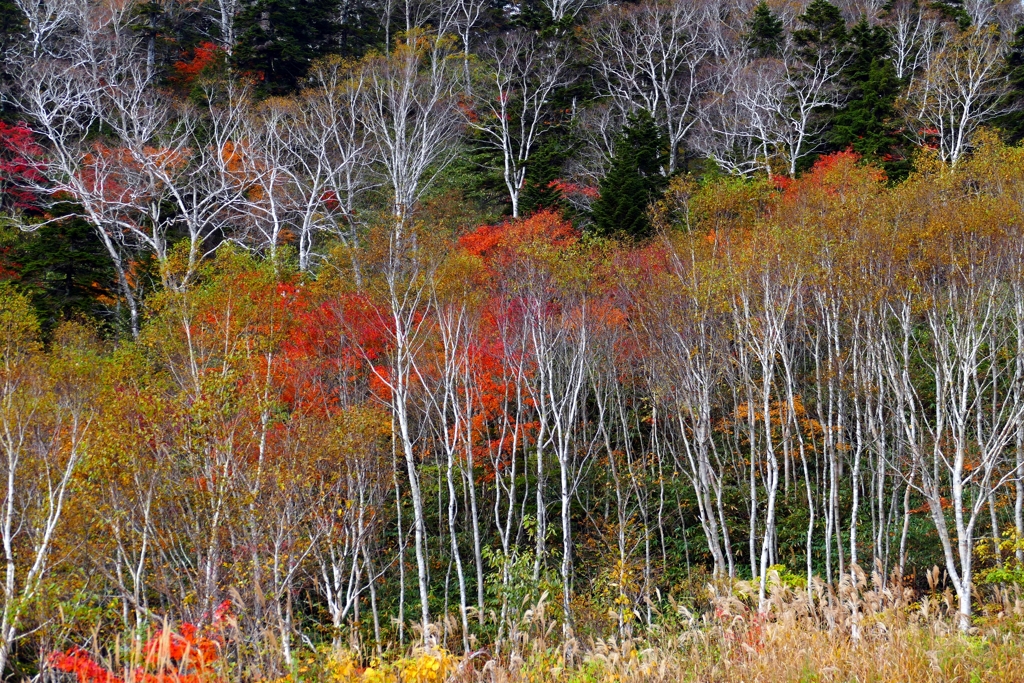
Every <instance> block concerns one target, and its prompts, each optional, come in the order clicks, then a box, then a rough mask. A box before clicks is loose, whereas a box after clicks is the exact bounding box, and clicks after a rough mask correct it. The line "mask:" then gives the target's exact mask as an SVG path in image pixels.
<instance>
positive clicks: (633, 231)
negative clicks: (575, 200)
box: [591, 111, 668, 239]
mask: <svg viewBox="0 0 1024 683" xmlns="http://www.w3.org/2000/svg"><path fill="white" fill-rule="evenodd" d="M666 168H668V145H667V144H666V143H665V138H664V135H663V134H662V132H661V129H660V128H659V127H658V124H657V123H656V122H655V121H654V119H653V117H651V115H650V114H649V113H648V112H646V111H640V112H638V113H636V114H633V115H631V116H630V117H629V119H628V120H627V122H626V125H625V126H624V127H623V129H622V132H621V133H620V134H619V137H618V139H617V140H616V142H615V157H614V158H613V160H612V167H611V168H610V169H609V170H608V174H607V175H605V177H604V178H603V179H602V180H601V184H600V190H601V196H600V198H599V199H597V200H596V201H595V202H594V204H593V206H592V207H591V214H592V217H593V219H594V224H593V232H594V233H595V234H597V235H602V236H616V237H629V238H633V239H643V238H644V237H648V236H649V235H650V234H651V222H650V219H649V218H648V217H647V207H649V206H650V205H651V203H652V202H653V201H655V200H656V199H657V198H658V196H659V195H660V194H661V193H662V191H664V189H665V186H666V184H667V183H668V178H666V177H665V175H664V170H665V169H666Z"/></svg>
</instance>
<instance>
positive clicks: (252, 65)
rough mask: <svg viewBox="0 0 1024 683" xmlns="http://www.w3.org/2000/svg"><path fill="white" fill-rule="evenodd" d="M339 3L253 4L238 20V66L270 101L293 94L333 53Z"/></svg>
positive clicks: (286, 0) (284, 0)
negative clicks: (256, 79) (323, 58)
mask: <svg viewBox="0 0 1024 683" xmlns="http://www.w3.org/2000/svg"><path fill="white" fill-rule="evenodd" d="M337 15H338V0H323V1H321V0H255V1H254V2H252V3H250V4H249V5H248V6H247V7H246V8H245V9H244V10H243V11H242V13H241V15H240V16H239V19H238V30H239V40H238V46H237V47H236V49H235V53H234V58H235V63H236V65H237V66H238V67H239V68H240V69H242V70H243V71H249V72H253V73H256V74H258V75H259V76H260V77H261V79H262V84H263V89H264V90H265V91H266V92H267V93H268V94H271V95H281V94H286V93H288V92H291V91H293V90H295V88H296V87H297V86H298V83H299V80H301V79H302V77H303V76H304V75H305V73H306V70H307V69H308V68H309V65H310V63H311V62H312V61H313V60H314V59H316V58H317V57H320V56H323V55H324V54H327V53H328V52H330V51H331V49H332V48H333V47H334V42H335V40H334V39H335V38H336V36H337V34H338V32H339V31H338V26H337V23H336V20H335V17H337Z"/></svg>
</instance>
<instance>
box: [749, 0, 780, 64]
mask: <svg viewBox="0 0 1024 683" xmlns="http://www.w3.org/2000/svg"><path fill="white" fill-rule="evenodd" d="M746 39H747V47H748V48H749V49H750V51H751V52H752V53H753V54H754V56H755V57H778V56H780V55H781V54H782V43H783V40H784V39H785V29H784V28H783V25H782V19H780V18H779V17H777V16H775V13H774V12H772V9H771V7H769V6H768V3H766V2H764V0H762V1H761V2H760V3H758V5H757V7H755V8H754V12H753V14H751V15H750V21H749V22H747V35H746Z"/></svg>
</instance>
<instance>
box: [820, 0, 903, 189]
mask: <svg viewBox="0 0 1024 683" xmlns="http://www.w3.org/2000/svg"><path fill="white" fill-rule="evenodd" d="M889 47H890V44H889V36H888V34H887V33H886V32H885V30H884V29H883V28H882V27H880V26H870V25H869V24H868V22H867V21H866V20H865V19H861V20H860V21H859V22H858V23H857V24H856V25H855V26H854V27H853V29H851V31H850V57H849V59H850V61H849V63H848V64H847V65H846V68H845V69H844V70H843V86H844V87H845V88H846V91H847V93H848V94H849V99H848V100H847V103H846V106H844V107H843V108H842V109H841V110H839V111H838V112H836V114H835V116H834V117H833V119H832V130H831V133H830V136H829V141H830V142H831V143H832V145H833V146H834V147H836V148H838V149H840V150H842V149H845V148H847V147H850V148H853V150H854V151H856V152H858V153H859V154H861V155H863V156H865V157H867V158H868V159H870V160H872V161H875V162H879V163H880V164H881V165H882V166H883V167H884V168H885V170H886V172H887V174H888V175H889V177H890V178H899V177H903V176H905V175H906V173H907V172H908V171H909V167H908V162H907V160H906V158H905V156H906V155H904V154H902V153H901V152H900V150H899V147H900V142H901V140H900V136H899V135H898V133H897V123H896V121H897V112H896V98H897V97H898V96H899V94H900V89H901V84H900V80H899V78H898V77H897V76H896V69H895V68H894V67H893V64H892V62H891V60H890V59H889V57H888V52H889Z"/></svg>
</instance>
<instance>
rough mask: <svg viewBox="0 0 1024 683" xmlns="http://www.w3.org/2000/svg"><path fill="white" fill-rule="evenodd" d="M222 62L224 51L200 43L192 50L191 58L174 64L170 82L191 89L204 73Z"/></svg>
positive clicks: (208, 42)
mask: <svg viewBox="0 0 1024 683" xmlns="http://www.w3.org/2000/svg"><path fill="white" fill-rule="evenodd" d="M223 60H224V50H222V49H220V48H219V47H217V45H215V44H214V43H211V42H210V41H206V42H203V43H200V44H199V45H198V46H196V47H195V48H194V49H193V50H192V57H191V58H189V59H186V60H182V61H179V62H175V63H174V76H172V77H171V81H172V82H174V83H177V84H179V85H181V86H183V87H186V88H187V87H191V85H192V83H194V82H195V80H196V79H197V78H198V77H199V76H200V75H201V74H202V73H203V72H204V71H206V70H207V69H209V68H210V67H213V66H214V65H216V64H218V63H219V62H222V61H223Z"/></svg>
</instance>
